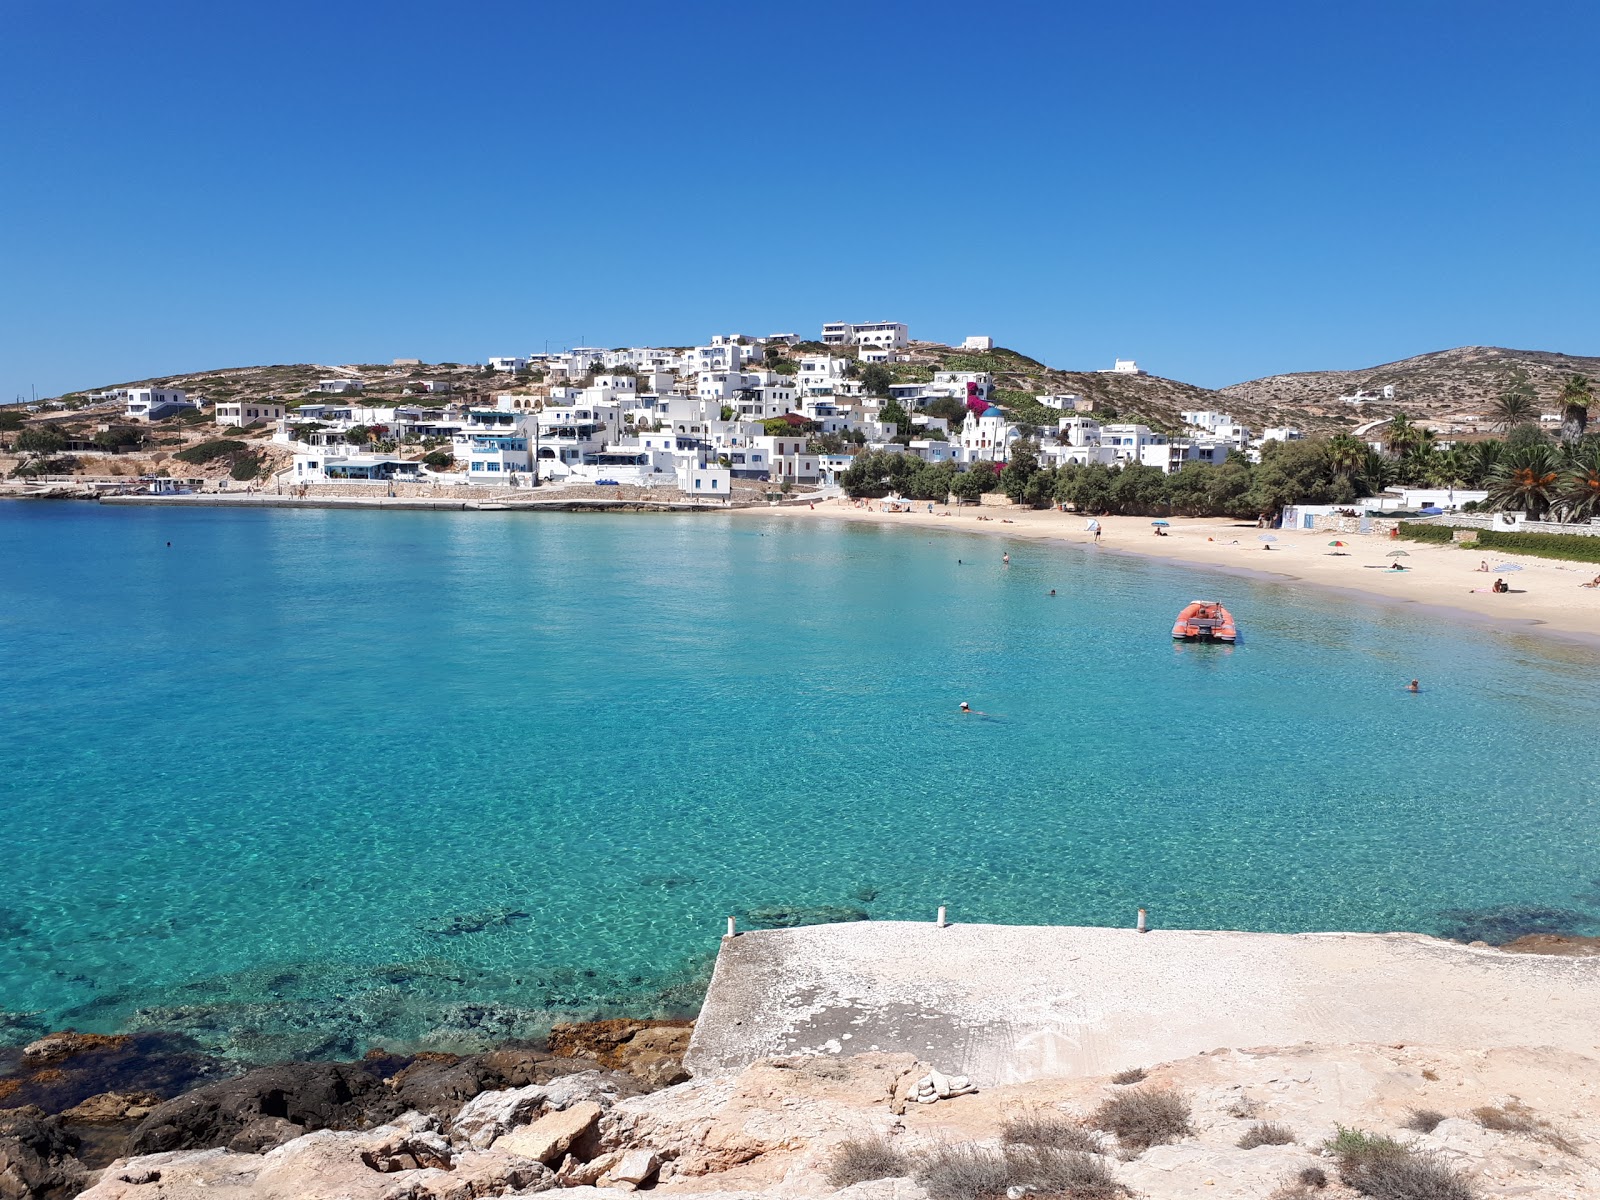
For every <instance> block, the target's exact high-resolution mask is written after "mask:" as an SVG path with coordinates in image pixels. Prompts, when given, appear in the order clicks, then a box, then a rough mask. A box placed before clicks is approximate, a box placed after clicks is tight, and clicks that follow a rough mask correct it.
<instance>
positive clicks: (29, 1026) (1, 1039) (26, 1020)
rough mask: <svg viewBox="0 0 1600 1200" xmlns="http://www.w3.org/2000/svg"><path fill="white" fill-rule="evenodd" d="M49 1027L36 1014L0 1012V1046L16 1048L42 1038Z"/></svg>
mask: <svg viewBox="0 0 1600 1200" xmlns="http://www.w3.org/2000/svg"><path fill="white" fill-rule="evenodd" d="M49 1029H50V1027H49V1026H48V1025H46V1024H45V1023H44V1021H43V1020H42V1019H40V1016H39V1014H38V1013H36V1012H29V1013H20V1012H0V1046H16V1045H21V1044H23V1043H26V1042H31V1041H33V1040H34V1039H35V1038H39V1037H42V1036H44V1034H45V1033H47V1032H49Z"/></svg>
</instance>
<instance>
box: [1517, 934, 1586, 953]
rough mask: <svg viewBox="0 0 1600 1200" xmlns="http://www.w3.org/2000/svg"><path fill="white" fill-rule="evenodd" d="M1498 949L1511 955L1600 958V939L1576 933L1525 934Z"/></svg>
mask: <svg viewBox="0 0 1600 1200" xmlns="http://www.w3.org/2000/svg"><path fill="white" fill-rule="evenodd" d="M1500 949H1502V950H1505V951H1508V952H1510V953H1512V954H1550V955H1555V956H1558V957H1561V958H1594V957H1597V956H1600V937H1584V936H1583V935H1581V934H1576V933H1525V934H1523V935H1522V936H1521V937H1519V938H1513V939H1512V940H1511V941H1509V942H1507V943H1506V944H1505V945H1503V946H1501V947H1500Z"/></svg>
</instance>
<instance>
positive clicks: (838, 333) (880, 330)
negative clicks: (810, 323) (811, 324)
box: [822, 321, 911, 350]
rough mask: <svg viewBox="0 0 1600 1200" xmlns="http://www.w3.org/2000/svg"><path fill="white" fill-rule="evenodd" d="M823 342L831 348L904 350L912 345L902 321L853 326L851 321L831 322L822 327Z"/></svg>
mask: <svg viewBox="0 0 1600 1200" xmlns="http://www.w3.org/2000/svg"><path fill="white" fill-rule="evenodd" d="M822 340H823V342H824V343H825V344H826V345H829V346H848V345H850V344H852V343H854V344H855V345H857V346H887V347H889V348H890V349H894V350H902V349H904V348H905V347H906V346H907V345H909V344H910V341H911V339H910V337H909V336H908V334H907V330H906V326H905V325H904V324H903V323H902V322H900V321H871V322H868V323H867V324H864V325H853V324H851V323H850V322H849V321H829V322H828V323H827V324H826V325H824V326H823V327H822Z"/></svg>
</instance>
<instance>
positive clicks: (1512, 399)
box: [1489, 367, 1539, 432]
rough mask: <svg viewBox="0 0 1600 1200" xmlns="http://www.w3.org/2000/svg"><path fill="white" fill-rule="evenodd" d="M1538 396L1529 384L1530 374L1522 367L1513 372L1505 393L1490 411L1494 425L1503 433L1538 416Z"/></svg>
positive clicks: (1497, 398) (1497, 399)
mask: <svg viewBox="0 0 1600 1200" xmlns="http://www.w3.org/2000/svg"><path fill="white" fill-rule="evenodd" d="M1538 399H1539V397H1538V394H1537V393H1536V392H1535V391H1534V390H1533V384H1532V383H1530V382H1528V373H1527V372H1526V371H1524V370H1523V369H1522V368H1521V367H1518V368H1517V369H1516V370H1514V371H1512V372H1511V379H1510V381H1509V382H1508V383H1507V384H1506V389H1505V391H1503V392H1501V393H1500V394H1499V395H1498V396H1496V397H1495V398H1494V403H1493V404H1491V405H1490V408H1489V411H1490V413H1491V415H1492V417H1493V424H1494V425H1495V427H1496V428H1498V429H1499V430H1501V431H1502V432H1504V431H1506V430H1509V429H1513V428H1515V427H1516V426H1518V425H1521V424H1523V423H1524V422H1527V421H1532V420H1535V419H1536V418H1537V416H1538V407H1537V405H1538Z"/></svg>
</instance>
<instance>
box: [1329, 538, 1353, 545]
mask: <svg viewBox="0 0 1600 1200" xmlns="http://www.w3.org/2000/svg"><path fill="white" fill-rule="evenodd" d="M1349 544H1350V543H1349V542H1341V541H1339V540H1338V539H1337V538H1335V539H1334V540H1333V541H1331V542H1329V543H1328V545H1330V546H1348V545H1349Z"/></svg>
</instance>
